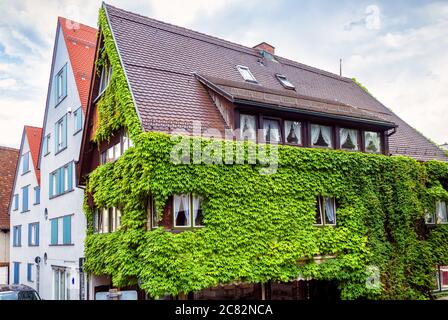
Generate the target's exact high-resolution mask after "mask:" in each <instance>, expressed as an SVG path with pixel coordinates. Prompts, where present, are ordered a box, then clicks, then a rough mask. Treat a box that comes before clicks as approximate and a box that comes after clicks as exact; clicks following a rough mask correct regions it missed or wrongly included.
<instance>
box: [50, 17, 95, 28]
mask: <svg viewBox="0 0 448 320" xmlns="http://www.w3.org/2000/svg"><path fill="white" fill-rule="evenodd" d="M58 20H65V21H73V22H74V23H76V24H79V25H80V26H82V27H84V28H85V29H83V30H84V31H89V32H96V31H98V30H97V29H96V28H95V27H91V26H89V25H87V24H84V23H81V22H78V21H75V20H73V19H69V18H66V17H63V16H58Z"/></svg>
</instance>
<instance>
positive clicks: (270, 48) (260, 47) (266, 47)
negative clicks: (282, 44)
mask: <svg viewBox="0 0 448 320" xmlns="http://www.w3.org/2000/svg"><path fill="white" fill-rule="evenodd" d="M254 49H258V50H263V51H266V52H268V53H270V54H275V47H273V46H271V45H270V44H269V43H267V42H262V43H260V44H257V45H256V46H255V47H254Z"/></svg>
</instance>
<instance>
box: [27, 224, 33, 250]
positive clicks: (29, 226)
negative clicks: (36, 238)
mask: <svg viewBox="0 0 448 320" xmlns="http://www.w3.org/2000/svg"><path fill="white" fill-rule="evenodd" d="M32 229H33V225H32V224H31V223H29V224H28V245H29V246H30V245H31V239H32V234H31V232H32Z"/></svg>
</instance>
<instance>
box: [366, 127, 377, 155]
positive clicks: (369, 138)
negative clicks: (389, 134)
mask: <svg viewBox="0 0 448 320" xmlns="http://www.w3.org/2000/svg"><path fill="white" fill-rule="evenodd" d="M364 149H365V151H366V152H370V153H380V152H381V135H380V134H379V132H372V131H366V132H364Z"/></svg>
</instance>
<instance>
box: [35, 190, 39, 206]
mask: <svg viewBox="0 0 448 320" xmlns="http://www.w3.org/2000/svg"><path fill="white" fill-rule="evenodd" d="M34 203H35V204H39V203H40V188H39V187H35V188H34Z"/></svg>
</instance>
